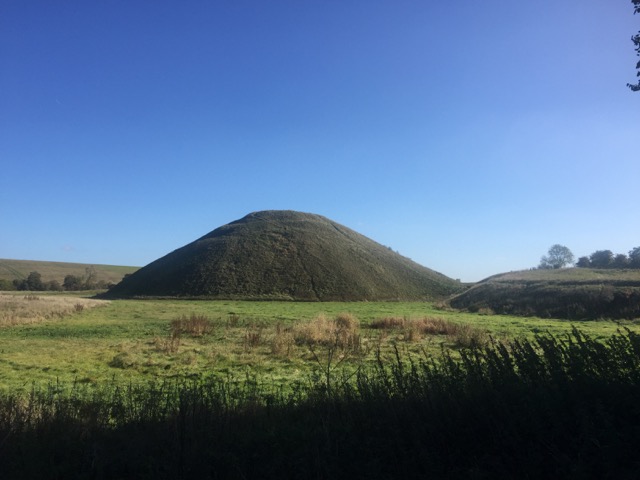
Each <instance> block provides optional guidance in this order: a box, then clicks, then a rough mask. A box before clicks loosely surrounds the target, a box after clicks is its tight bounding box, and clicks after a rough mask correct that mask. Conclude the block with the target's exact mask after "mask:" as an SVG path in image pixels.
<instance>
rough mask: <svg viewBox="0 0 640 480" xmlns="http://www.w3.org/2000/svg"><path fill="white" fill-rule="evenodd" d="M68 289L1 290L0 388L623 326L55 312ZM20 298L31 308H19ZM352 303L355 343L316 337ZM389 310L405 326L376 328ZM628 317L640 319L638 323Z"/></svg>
mask: <svg viewBox="0 0 640 480" xmlns="http://www.w3.org/2000/svg"><path fill="white" fill-rule="evenodd" d="M65 298H66V299H69V302H70V303H69V304H70V305H71V306H72V307H75V305H76V304H80V303H81V302H83V301H85V300H83V299H82V298H81V297H72V296H69V295H46V296H45V295H38V294H36V295H24V294H23V293H18V292H12V293H11V294H8V293H7V294H3V295H2V296H1V298H0V315H4V317H3V316H0V388H2V389H4V390H10V391H14V392H15V391H27V390H29V389H31V388H32V386H33V385H34V384H37V385H46V384H50V383H56V382H61V383H67V384H71V383H73V382H79V383H82V384H87V385H96V386H98V385H103V384H105V383H116V384H123V383H136V384H138V383H145V382H148V381H150V380H156V379H202V378H208V377H212V376H213V377H220V378H226V379H234V380H238V381H245V380H246V379H247V378H251V379H253V380H257V381H260V382H262V383H272V384H274V385H278V386H280V385H288V384H291V383H292V382H305V381H308V380H309V378H310V377H311V375H313V374H314V372H315V373H316V374H317V373H318V372H319V371H320V372H323V371H325V372H326V369H327V368H329V369H331V370H332V371H333V369H334V368H335V369H336V370H335V372H338V371H340V370H342V369H346V371H353V370H355V369H357V368H358V367H359V366H361V365H367V364H371V363H373V362H374V361H375V359H376V352H378V351H379V352H381V353H382V357H383V358H391V357H393V356H394V354H395V348H397V349H398V350H399V351H400V352H401V353H402V354H407V355H408V356H409V357H410V356H413V357H415V358H419V357H424V355H425V354H427V355H431V354H433V355H437V354H439V352H440V351H441V348H442V347H443V346H444V347H447V348H451V349H453V351H454V352H455V351H457V350H458V349H459V348H460V347H462V346H468V345H469V344H470V343H472V342H474V341H478V342H490V341H491V339H495V340H504V339H511V338H520V337H528V338H532V337H533V336H534V335H535V334H536V333H545V332H549V333H553V334H563V333H565V332H568V331H569V330H570V329H571V327H572V325H576V326H578V327H579V328H580V329H581V330H582V331H584V332H585V333H587V334H588V335H590V336H592V337H594V338H596V339H603V338H606V337H608V336H609V335H611V334H612V333H614V332H615V331H616V330H617V329H618V328H619V327H620V324H619V323H614V322H610V321H598V322H594V321H592V322H572V323H570V322H567V321H562V320H554V319H539V318H523V317H510V316H504V315H500V316H498V315H479V314H471V313H459V312H455V311H450V310H443V309H438V308H436V306H434V304H431V303H421V302H413V303H402V302H353V303H331V302H329V303H318V302H249V301H199V300H193V301H189V300H115V301H110V302H98V303H97V305H98V306H95V307H92V306H90V305H87V307H86V308H84V307H82V306H80V307H75V308H70V309H69V308H67V310H65V311H64V312H60V313H55V312H54V313H51V314H46V310H47V309H55V306H50V304H49V303H47V301H48V299H49V300H51V299H57V300H62V299H65ZM3 299H4V300H3ZM20 306H22V308H23V312H22V313H15V312H16V311H17V309H18V308H19V307H20ZM25 308H26V309H27V310H26V311H24V309H25ZM37 308H40V309H41V310H44V311H45V314H42V313H38V311H37ZM11 312H14V313H11ZM341 314H349V315H350V317H352V318H355V319H357V321H358V324H359V327H358V328H355V327H354V328H355V329H353V330H351V331H350V334H352V335H353V336H352V337H350V338H352V340H349V341H350V342H351V343H349V344H348V345H346V346H344V345H333V344H332V343H331V338H333V337H331V338H330V339H329V341H328V340H327V339H326V338H325V339H315V340H313V339H311V337H310V336H309V335H310V334H309V333H308V331H309V329H310V328H311V326H314V328H315V327H317V325H318V322H319V321H320V323H322V322H324V325H325V327H326V325H328V324H331V322H332V321H333V320H334V319H335V318H336V317H339V316H340V315H341ZM349 315H347V317H348V316H349ZM192 316H193V317H199V318H203V319H205V321H206V322H207V326H208V328H209V329H210V331H209V332H206V333H204V334H202V335H200V334H195V335H194V334H191V333H189V332H187V331H184V332H178V331H177V330H176V327H175V326H174V328H173V329H172V326H171V324H172V321H176V320H178V319H180V318H186V319H188V318H191V317H192ZM343 316H344V315H343ZM385 318H386V319H395V322H396V323H397V325H395V324H394V325H393V328H373V326H374V324H375V322H376V321H377V322H378V323H379V324H380V322H381V320H382V319H385ZM424 319H427V320H428V321H430V322H431V321H436V322H440V323H442V324H444V325H445V326H446V325H449V327H446V328H447V329H448V330H447V331H446V332H444V331H443V332H438V331H433V329H431V330H430V329H429V328H425V324H424V322H425V320H424ZM421 322H422V323H421ZM389 323H393V322H389ZM452 325H453V326H454V327H453V328H452V327H451V326H452ZM624 325H625V326H627V327H629V328H631V329H633V330H637V329H639V328H638V326H637V325H636V324H635V323H634V322H624ZM378 326H380V325H378ZM350 328H351V327H350ZM436 330H437V329H436ZM332 348H333V350H335V352H333V351H332ZM329 355H334V356H333V357H332V358H331V360H330V359H329Z"/></svg>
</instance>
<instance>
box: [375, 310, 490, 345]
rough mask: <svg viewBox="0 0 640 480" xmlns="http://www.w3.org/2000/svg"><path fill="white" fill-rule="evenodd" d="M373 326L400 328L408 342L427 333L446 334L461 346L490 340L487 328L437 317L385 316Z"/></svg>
mask: <svg viewBox="0 0 640 480" xmlns="http://www.w3.org/2000/svg"><path fill="white" fill-rule="evenodd" d="M371 328H373V329H378V330H399V331H400V332H401V333H402V338H403V340H405V341H407V342H416V341H419V340H421V339H422V338H424V337H425V336H427V335H445V336H447V337H449V338H451V340H452V341H453V343H454V344H455V345H457V346H459V347H471V346H481V345H485V344H486V343H487V342H488V341H489V340H490V338H489V334H488V333H487V331H486V330H482V329H480V328H477V327H474V326H473V325H469V324H465V323H456V322H452V321H449V320H445V319H444V318H437V317H424V318H418V319H414V318H407V317H403V318H400V317H385V318H380V319H377V320H374V321H373V322H371Z"/></svg>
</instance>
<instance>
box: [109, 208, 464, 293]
mask: <svg viewBox="0 0 640 480" xmlns="http://www.w3.org/2000/svg"><path fill="white" fill-rule="evenodd" d="M459 289H460V284H459V283H458V282H457V281H455V280H453V279H451V278H449V277H446V276H444V275H442V274H440V273H438V272H435V271H433V270H431V269H429V268H426V267H423V266H422V265H419V264H417V263H415V262H413V261H411V260H409V259H408V258H406V257H403V256H401V255H400V254H398V253H395V252H393V251H392V250H390V249H389V248H387V247H384V246H383V245H380V244H379V243H376V242H374V241H373V240H371V239H369V238H367V237H365V236H363V235H361V234H359V233H357V232H355V231H353V230H351V229H349V228H347V227H345V226H343V225H340V224H338V223H336V222H333V221H331V220H329V219H328V218H325V217H323V216H320V215H315V214H310V213H301V212H295V211H289V210H270V211H262V212H254V213H251V214H249V215H247V216H246V217H244V218H242V219H240V220H236V221H234V222H231V223H229V224H227V225H224V226H222V227H219V228H217V229H215V230H213V231H212V232H210V233H208V234H207V235H205V236H203V237H201V238H199V239H198V240H196V241H194V242H192V243H190V244H188V245H185V246H184V247H182V248H179V249H177V250H175V251H173V252H171V253H169V254H168V255H166V256H164V257H162V258H160V259H158V260H156V261H154V262H152V263H150V264H149V265H147V266H146V267H143V268H141V269H140V270H138V271H137V272H135V273H134V274H132V275H130V276H128V277H126V278H125V279H123V281H122V282H120V283H119V284H118V285H116V286H115V287H114V288H112V289H111V290H110V291H109V292H108V293H107V294H106V296H107V297H110V298H127V297H154V296H161V297H207V298H227V299H270V300H271V299H273V300H275V299H281V300H307V301H360V300H372V301H373V300H430V299H434V298H441V297H444V296H447V295H449V294H451V293H454V292H455V291H457V290H459Z"/></svg>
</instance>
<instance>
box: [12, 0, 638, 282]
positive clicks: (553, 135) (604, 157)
mask: <svg viewBox="0 0 640 480" xmlns="http://www.w3.org/2000/svg"><path fill="white" fill-rule="evenodd" d="M638 30H640V18H639V17H638V16H635V17H634V16H633V9H632V5H631V2H630V1H625V0H620V1H613V0H580V1H578V0H562V1H558V0H540V1H537V2H514V1H504V0H502V1H497V0H486V1H483V2H475V1H471V0H463V1H458V2H450V1H445V0H442V1H428V2H427V1H418V0H416V1H404V0H396V1H382V0H380V1H378V0H371V1H364V0H361V1H350V0H340V1H338V0H323V1H320V0H290V1H278V0H274V1H268V2H267V1H263V0H259V1H258V0H253V1H248V0H246V1H242V0H233V1H231V0H228V1H214V0H211V1H204V0H203V1H196V0H193V1H191V0H188V1H180V2H178V1H158V0H153V1H152V0H146V1H142V0H140V1H131V0H126V1H125V0H99V1H98V0H96V1H86V0H67V1H64V2H52V1H49V0H47V1H35V0H34V1H24V0H3V1H2V2H1V3H0V258H15V259H33V260H55V261H69V262H83V263H94V264H102V263H104V264H119V265H140V266H142V265H145V264H147V263H149V262H151V261H153V260H155V259H156V258H158V257H160V256H162V255H165V254H166V253H169V252H170V251H172V250H174V249H176V248H178V247H180V246H182V245H184V244H186V243H189V242H191V241H193V240H195V239H196V238H198V237H200V236H201V235H204V234H205V233H207V232H209V231H211V230H213V229H214V228H216V227H218V226H220V225H223V224H226V223H228V222H230V221H233V220H236V219H238V218H240V217H243V216H244V215H246V214H247V213H249V212H252V211H256V210H267V209H292V210H300V211H305V212H312V213H318V214H321V215H324V216H326V217H329V218H331V219H333V220H335V221H337V222H339V223H342V224H344V225H346V226H348V227H351V228H353V229H355V230H357V231H359V232H361V233H363V234H364V235H367V236H369V237H370V238H372V239H374V240H376V241H378V242H380V243H382V244H384V245H387V246H390V247H392V248H393V249H394V250H397V251H399V252H400V253H402V254H403V255H405V256H408V257H410V258H412V259H413V260H415V261H417V262H419V263H421V264H423V265H425V266H428V267H430V268H433V269H435V270H438V271H440V272H442V273H444V274H446V275H449V276H451V277H453V278H460V279H462V280H464V281H475V280H480V279H482V278H484V277H486V276H489V275H492V274H494V273H499V272H503V271H509V270H518V269H523V268H529V267H532V266H535V265H537V264H538V262H539V260H540V256H542V255H543V254H545V253H546V251H547V249H548V248H549V247H550V246H551V245H552V244H554V243H561V244H564V245H566V246H568V247H569V248H570V249H571V250H572V251H573V252H574V254H576V256H580V255H588V254H590V253H592V252H593V251H595V250H598V249H610V250H613V251H614V252H615V253H627V252H628V251H629V250H630V249H631V248H633V247H636V246H640V221H639V220H640V218H639V217H640V215H639V210H640V188H639V186H640V185H639V180H640V153H639V149H638V141H639V140H640V93H635V94H634V93H632V92H631V91H629V90H628V89H627V88H626V86H625V85H626V83H627V82H632V81H634V79H635V69H634V67H635V63H636V61H637V58H636V57H635V53H634V51H633V44H632V43H631V41H630V37H631V35H633V34H634V33H636V32H637V31H638Z"/></svg>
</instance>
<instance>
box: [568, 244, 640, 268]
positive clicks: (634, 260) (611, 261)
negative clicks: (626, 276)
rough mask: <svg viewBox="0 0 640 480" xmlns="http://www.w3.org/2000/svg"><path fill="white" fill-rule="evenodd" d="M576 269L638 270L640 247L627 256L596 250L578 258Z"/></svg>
mask: <svg viewBox="0 0 640 480" xmlns="http://www.w3.org/2000/svg"><path fill="white" fill-rule="evenodd" d="M576 267H582V268H640V247H636V248H633V249H631V250H630V251H629V254H628V255H627V254H624V253H615V254H614V253H613V252H612V251H611V250H597V251H595V252H593V253H592V254H591V255H589V256H584V257H580V258H578V261H577V262H576Z"/></svg>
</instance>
